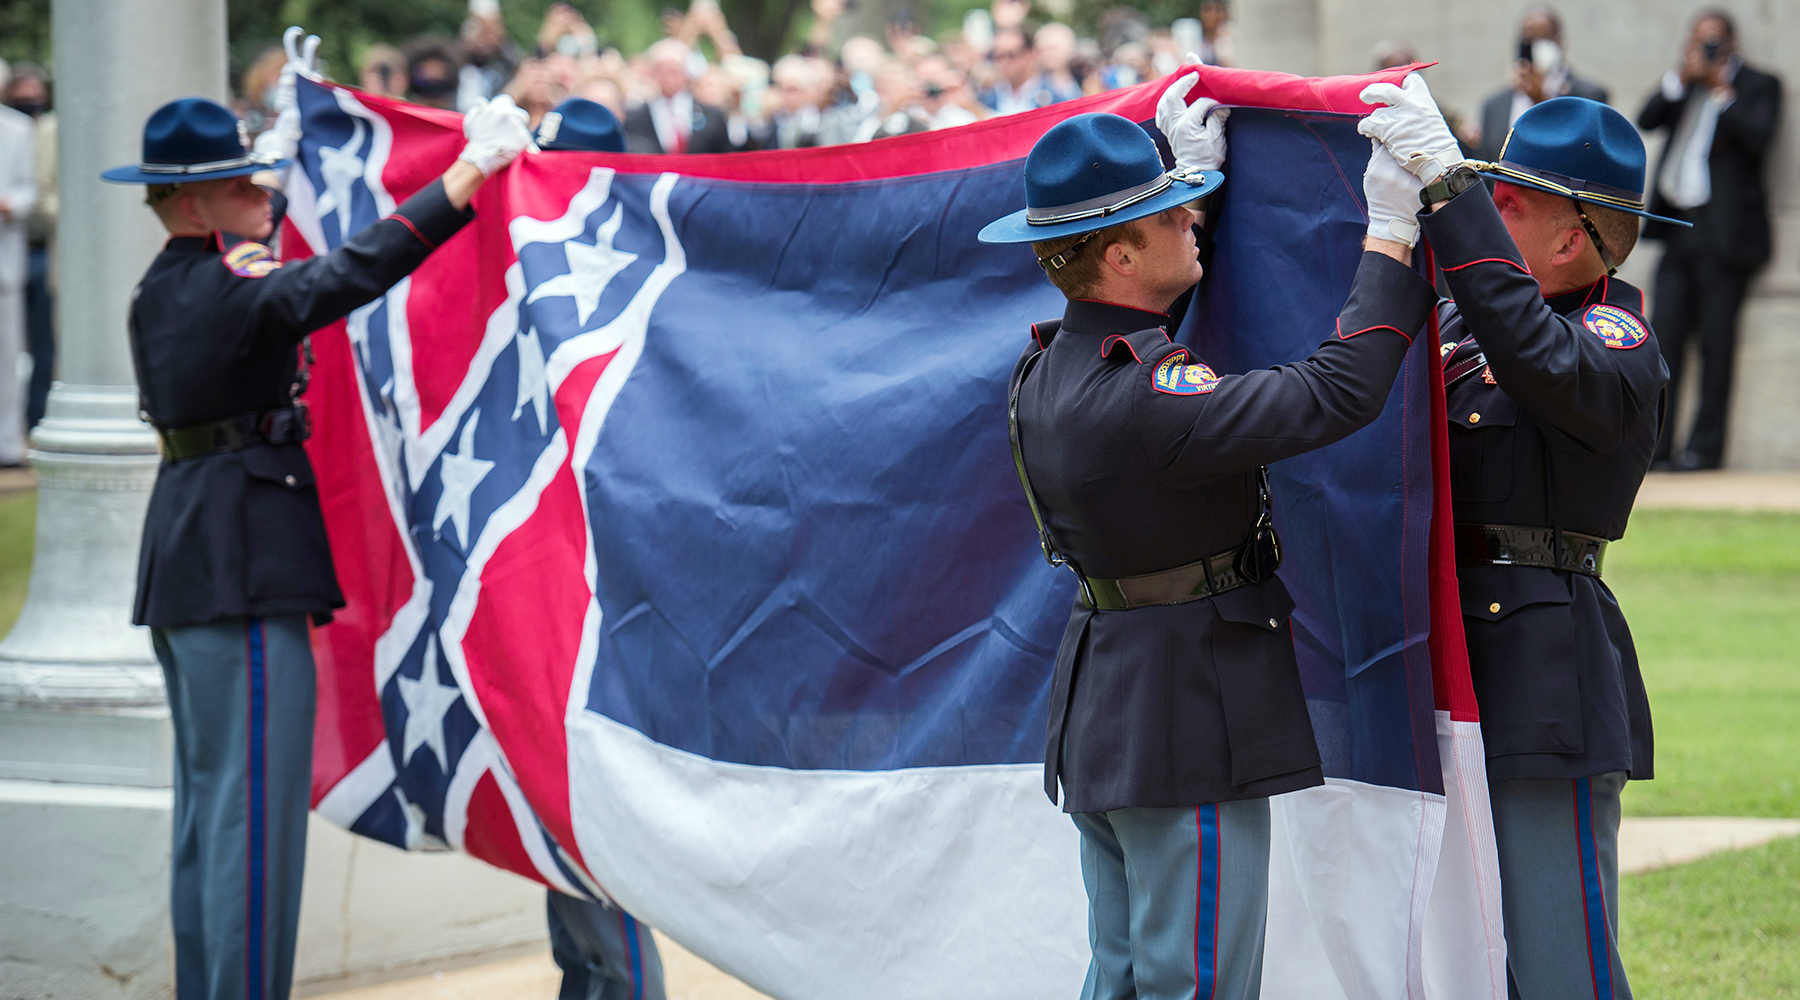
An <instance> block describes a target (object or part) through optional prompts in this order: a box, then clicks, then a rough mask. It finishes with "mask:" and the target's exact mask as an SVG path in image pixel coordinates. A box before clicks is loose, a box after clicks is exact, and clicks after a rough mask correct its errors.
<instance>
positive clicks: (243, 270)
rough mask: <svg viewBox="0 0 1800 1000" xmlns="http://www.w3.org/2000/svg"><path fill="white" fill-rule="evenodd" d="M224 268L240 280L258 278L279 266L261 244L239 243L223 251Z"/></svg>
mask: <svg viewBox="0 0 1800 1000" xmlns="http://www.w3.org/2000/svg"><path fill="white" fill-rule="evenodd" d="M224 259H225V268H226V270H228V271H230V272H231V273H232V274H235V275H237V276H238V277H240V278H260V277H263V276H264V275H266V274H268V273H269V272H270V271H273V270H275V269H276V268H278V267H280V266H281V261H278V260H276V259H275V255H274V254H273V253H270V252H269V248H268V247H266V246H263V245H262V244H261V243H239V244H238V245H237V246H234V247H232V248H231V249H230V250H227V251H225V258H224Z"/></svg>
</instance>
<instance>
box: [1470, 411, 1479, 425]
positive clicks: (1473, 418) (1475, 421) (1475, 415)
mask: <svg viewBox="0 0 1800 1000" xmlns="http://www.w3.org/2000/svg"><path fill="white" fill-rule="evenodd" d="M1469 423H1471V424H1479V423H1481V414H1479V413H1471V414H1469Z"/></svg>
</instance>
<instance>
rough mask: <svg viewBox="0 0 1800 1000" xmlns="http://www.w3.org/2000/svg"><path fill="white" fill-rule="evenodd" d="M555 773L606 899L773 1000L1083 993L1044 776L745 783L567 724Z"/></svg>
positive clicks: (914, 772)
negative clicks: (561, 771)
mask: <svg viewBox="0 0 1800 1000" xmlns="http://www.w3.org/2000/svg"><path fill="white" fill-rule="evenodd" d="M569 772H570V778H571V780H570V783H569V785H570V807H571V812H572V814H573V818H574V823H575V837H576V840H577V841H578V842H579V843H580V846H581V853H582V856H583V858H584V859H585V860H586V861H587V865H588V868H589V870H590V871H592V872H593V874H594V876H595V877H596V878H597V879H598V880H599V881H600V883H601V884H602V885H604V886H605V887H606V889H607V891H608V892H610V893H611V894H612V895H613V897H614V898H615V899H617V900H618V901H619V903H620V905H622V906H624V907H625V909H626V910H628V911H630V912H631V913H632V915H634V916H636V917H638V918H639V919H641V920H643V921H644V922H645V923H647V924H650V925H651V926H654V927H657V928H660V929H661V930H663V931H664V932H665V933H667V934H668V935H669V936H670V937H672V938H674V939H675V940H676V941H679V942H681V944H683V945H684V946H686V947H688V948H689V949H691V950H693V951H694V952H695V953H696V954H698V955H700V956H701V957H702V958H705V959H706V960H707V961H709V962H712V963H713V964H715V965H717V966H718V967H720V968H721V969H724V970H725V971H726V972H729V973H731V974H732V975H735V976H737V977H738V978H740V979H742V980H744V981H745V982H747V983H749V984H750V985H751V986H754V987H756V988H757V989H760V990H762V991H764V992H766V993H769V994H770V995H772V996H776V997H781V998H782V1000H813V998H817V1000H843V998H845V997H855V998H857V1000H890V998H891V1000H919V998H921V997H955V998H957V1000H1042V998H1046V997H1073V996H1075V995H1077V994H1078V993H1079V992H1080V990H1081V982H1082V978H1083V976H1085V975H1086V972H1087V964H1088V944H1087V896H1086V893H1085V891H1084V890H1083V889H1082V885H1081V867H1080V862H1079V853H1078V850H1079V849H1078V843H1079V841H1078V837H1077V834H1076V832H1075V825H1074V824H1073V823H1071V822H1070V821H1069V819H1068V817H1067V816H1064V815H1063V814H1062V813H1060V812H1059V811H1058V810H1057V808H1056V807H1055V806H1053V805H1051V804H1050V802H1049V800H1048V799H1046V798H1044V792H1043V767H1042V766H1041V765H1038V764H1011V765H990V766H980V767H935V768H909V769H906V770H898V771H798V770H789V769H786V768H778V767H752V766H749V765H745V764H728V763H722V762H720V761H715V760H710V759H708V758H705V757H701V756H698V755H696V754H691V753H686V752H684V751H680V750H675V749H671V748H669V747H666V746H663V745H661V744H658V743H655V742H653V741H651V740H649V739H647V738H646V737H644V736H643V735H642V734H641V733H639V732H637V731H636V730H634V729H630V728H628V727H626V726H623V725H620V724H619V723H617V722H614V721H613V720H611V719H607V718H604V717H602V716H600V715H597V714H595V713H593V712H581V713H579V714H578V715H576V716H575V717H574V718H573V719H571V721H570V724H569Z"/></svg>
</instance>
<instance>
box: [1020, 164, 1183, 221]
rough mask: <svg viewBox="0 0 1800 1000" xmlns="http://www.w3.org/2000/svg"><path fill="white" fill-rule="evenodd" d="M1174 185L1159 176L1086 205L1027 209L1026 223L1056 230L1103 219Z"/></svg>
mask: <svg viewBox="0 0 1800 1000" xmlns="http://www.w3.org/2000/svg"><path fill="white" fill-rule="evenodd" d="M1174 183H1175V175H1174V174H1170V173H1162V174H1157V175H1156V177H1154V178H1152V179H1151V180H1148V181H1145V182H1144V183H1142V184H1138V185H1135V186H1133V187H1128V188H1126V189H1125V190H1123V191H1118V192H1114V193H1113V194H1105V195H1101V196H1100V197H1098V198H1089V199H1088V200H1086V201H1078V202H1075V203H1074V204H1072V205H1056V206H1053V207H1051V208H1027V209H1026V210H1025V221H1026V222H1027V223H1028V224H1030V225H1033V226H1055V225H1060V224H1062V223H1064V222H1074V221H1076V220H1078V219H1096V218H1104V217H1106V216H1108V215H1111V214H1113V213H1114V212H1117V211H1118V210H1120V209H1122V208H1126V207H1129V206H1131V205H1135V204H1137V203H1138V202H1140V201H1144V200H1146V199H1149V198H1154V197H1156V196H1157V195H1159V194H1162V193H1163V192H1164V191H1167V190H1168V189H1169V186H1170V185H1172V184H1174Z"/></svg>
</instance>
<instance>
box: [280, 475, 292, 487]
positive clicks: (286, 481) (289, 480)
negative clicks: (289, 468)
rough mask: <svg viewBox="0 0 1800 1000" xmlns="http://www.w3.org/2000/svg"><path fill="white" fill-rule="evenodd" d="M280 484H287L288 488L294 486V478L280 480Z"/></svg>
mask: <svg viewBox="0 0 1800 1000" xmlns="http://www.w3.org/2000/svg"><path fill="white" fill-rule="evenodd" d="M282 482H284V483H287V484H288V485H289V486H292V485H294V477H293V476H289V477H287V478H286V479H284V480H282Z"/></svg>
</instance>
